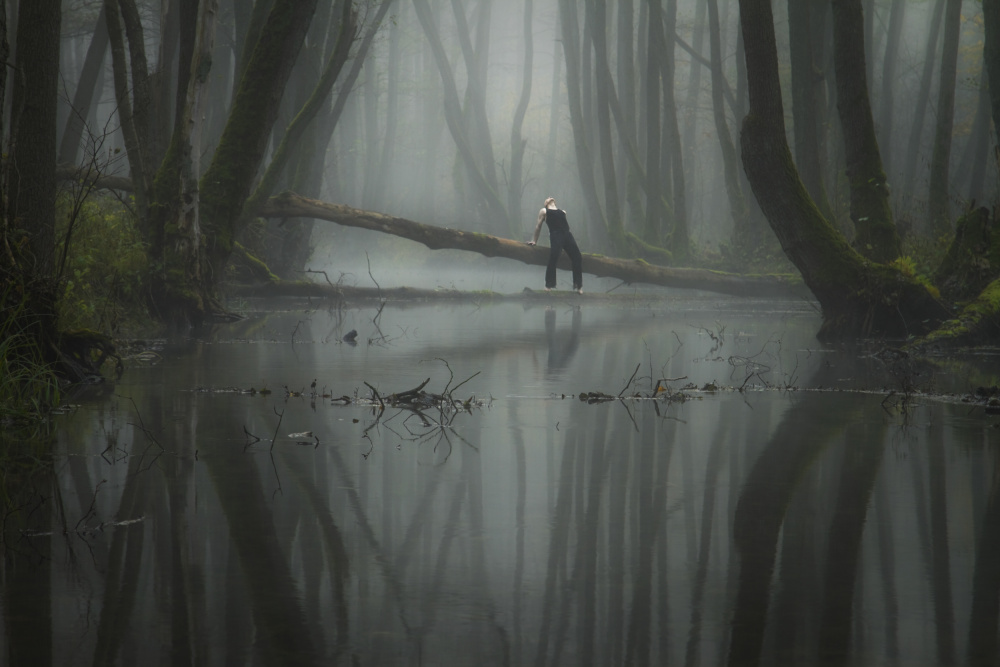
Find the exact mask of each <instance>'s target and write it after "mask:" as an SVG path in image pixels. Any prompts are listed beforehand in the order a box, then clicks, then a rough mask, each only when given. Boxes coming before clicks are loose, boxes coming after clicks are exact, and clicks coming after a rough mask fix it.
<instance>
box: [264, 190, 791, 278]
mask: <svg viewBox="0 0 1000 667" xmlns="http://www.w3.org/2000/svg"><path fill="white" fill-rule="evenodd" d="M259 214H260V215H261V216H264V217H268V218H315V219H318V220H328V221H330V222H335V223H337V224H339V225H345V226H348V227H359V228H361V229H368V230H371V231H375V232H382V233H385V234H392V235H394V236H399V237H402V238H405V239H409V240H411V241H416V242H417V243H421V244H423V245H425V246H427V247H428V248H430V249H432V250H441V249H446V248H447V249H454V250H468V251H470V252H476V253H479V254H480V255H485V256H486V257H502V258H505V259H512V260H515V261H518V262H523V263H525V264H533V265H537V266H545V264H546V263H547V262H548V257H549V249H548V248H544V247H537V246H535V247H532V246H529V245H527V244H526V243H523V242H521V241H513V240H511V239H502V238H499V237H496V236H490V235H488V234H480V233H477V232H464V231H460V230H457V229H446V228H444V227H434V226H433V225H426V224H423V223H419V222H414V221H412V220H407V219H405V218H396V217H393V216H390V215H383V214H381V213H375V212H373V211H364V210H361V209H356V208H351V207H349V206H343V205H341V204H331V203H329V202H324V201H319V200H317V199H309V198H307V197H303V196H301V195H297V194H295V193H294V192H282V193H281V194H278V195H275V196H273V197H271V198H270V199H269V200H268V201H267V203H266V204H265V205H264V207H263V209H262V210H261V211H260V212H259ZM559 266H560V268H566V269H568V268H569V260H568V259H567V258H566V256H565V255H563V257H562V258H561V259H560V264H559ZM583 270H584V271H585V272H586V273H588V274H591V275H594V276H598V277H605V278H617V279H618V280H622V281H624V282H626V283H646V284H649V285H660V286H662V287H678V288H685V289H697V290H705V291H709V292H716V293H720V294H731V295H734V296H790V295H801V296H808V291H807V290H806V289H805V287H804V286H803V284H802V280H801V279H800V278H799V277H798V276H794V275H739V274H733V273H724V272H722V271H711V270H708V269H683V268H669V267H665V266H655V265H653V264H649V263H647V262H644V261H642V260H631V259H616V258H614V257H603V256H601V255H589V254H585V255H584V256H583ZM288 289H290V288H288ZM286 293H288V292H287V291H286Z"/></svg>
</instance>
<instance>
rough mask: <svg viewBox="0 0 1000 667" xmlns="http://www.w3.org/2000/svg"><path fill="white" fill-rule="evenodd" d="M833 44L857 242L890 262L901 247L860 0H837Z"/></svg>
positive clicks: (873, 256) (870, 253) (863, 250)
mask: <svg viewBox="0 0 1000 667" xmlns="http://www.w3.org/2000/svg"><path fill="white" fill-rule="evenodd" d="M833 49H834V66H835V69H836V73H837V111H838V112H839V114H840V124H841V127H842V128H843V131H844V150H845V155H846V158H847V180H848V185H849V186H850V191H851V220H852V221H853V222H854V231H855V236H854V247H855V248H856V249H857V250H858V252H860V253H861V254H862V255H864V256H865V257H868V258H870V259H872V260H874V261H876V262H889V261H892V260H893V259H896V258H897V257H899V255H900V250H901V249H900V244H899V236H898V234H897V233H896V225H895V224H894V223H893V220H892V210H891V209H890V208H889V186H888V184H887V182H886V177H885V171H884V170H883V169H882V158H881V155H880V154H879V150H878V140H877V139H876V138H875V123H874V121H873V120H872V112H871V105H870V103H869V98H868V78H867V74H866V69H865V61H866V59H865V50H864V16H863V13H862V10H861V0H833Z"/></svg>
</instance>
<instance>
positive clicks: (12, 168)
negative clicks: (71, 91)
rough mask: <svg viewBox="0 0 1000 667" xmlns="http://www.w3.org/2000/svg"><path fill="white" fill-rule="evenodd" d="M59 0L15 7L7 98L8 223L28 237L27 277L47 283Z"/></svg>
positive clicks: (51, 260) (52, 233)
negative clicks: (13, 49) (17, 12)
mask: <svg viewBox="0 0 1000 667" xmlns="http://www.w3.org/2000/svg"><path fill="white" fill-rule="evenodd" d="M61 18H62V13H61V3H60V2H59V0H33V1H32V2H25V3H21V9H20V15H19V16H18V22H17V54H16V56H15V65H16V67H15V68H14V69H13V70H12V71H13V77H14V81H13V89H12V95H11V105H12V112H11V128H10V132H11V148H10V153H9V154H10V164H9V165H8V166H7V169H8V171H7V174H8V175H9V178H8V180H7V187H8V191H7V196H8V200H7V206H8V211H7V215H8V220H9V224H10V225H11V227H12V228H14V229H18V230H20V231H22V232H24V233H25V234H26V236H27V238H28V239H29V248H30V257H29V258H27V259H28V260H29V264H28V265H27V266H25V267H22V269H23V270H27V271H28V275H30V276H32V277H34V278H38V279H43V280H48V279H49V278H51V277H52V272H53V269H54V266H55V247H56V207H55V204H56V148H57V147H56V126H57V114H56V102H57V99H58V82H59V46H60V39H59V28H60V25H61Z"/></svg>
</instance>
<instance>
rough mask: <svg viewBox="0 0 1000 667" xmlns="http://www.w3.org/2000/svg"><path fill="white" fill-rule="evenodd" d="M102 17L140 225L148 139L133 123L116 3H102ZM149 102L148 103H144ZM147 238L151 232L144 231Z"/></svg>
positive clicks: (148, 181)
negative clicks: (104, 21) (105, 24)
mask: <svg viewBox="0 0 1000 667" xmlns="http://www.w3.org/2000/svg"><path fill="white" fill-rule="evenodd" d="M104 15H105V18H106V19H107V25H108V39H109V40H110V44H111V69H112V72H113V74H114V84H115V102H116V103H117V105H118V108H117V110H116V113H117V114H118V122H119V123H120V124H121V129H122V137H123V139H124V143H125V153H126V155H127V156H128V163H129V170H130V171H131V178H132V181H133V183H134V184H135V190H134V192H133V194H134V195H135V203H136V207H137V208H138V209H139V219H140V221H141V222H140V224H142V221H145V220H146V219H147V213H148V210H149V196H150V195H149V193H150V188H151V186H152V174H151V173H150V172H149V171H147V167H148V166H149V165H148V164H147V160H146V157H145V151H146V150H147V149H148V144H147V143H146V139H147V137H146V136H145V135H144V134H143V133H142V131H141V128H140V123H137V122H136V112H135V111H134V109H133V100H132V95H131V94H130V89H131V87H130V86H129V81H128V63H127V62H126V59H125V37H124V35H123V32H122V15H121V11H119V3H118V0H104ZM147 101H148V100H147ZM144 231H145V232H146V233H147V235H148V234H149V233H150V231H151V230H149V229H145V230H144Z"/></svg>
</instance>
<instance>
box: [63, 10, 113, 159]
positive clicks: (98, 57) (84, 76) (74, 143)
mask: <svg viewBox="0 0 1000 667" xmlns="http://www.w3.org/2000/svg"><path fill="white" fill-rule="evenodd" d="M107 53H108V24H107V20H106V19H105V17H104V7H103V6H102V7H101V11H100V13H99V14H98V15H97V23H96V24H95V25H94V34H93V36H92V37H91V38H90V46H88V47H87V55H86V57H85V58H84V61H83V68H82V69H81V71H80V80H79V81H78V82H77V84H76V92H74V93H73V108H71V109H70V111H69V118H67V119H66V127H65V129H64V130H63V136H62V142H61V143H60V145H59V162H62V163H69V164H75V163H76V158H77V155H78V154H79V152H80V141H81V139H82V138H83V131H84V129H85V128H86V126H87V122H86V121H87V116H88V115H89V114H90V109H91V106H92V104H93V102H94V94H95V92H96V88H97V82H98V81H99V80H100V78H101V70H102V69H103V67H104V58H105V56H106V55H107Z"/></svg>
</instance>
